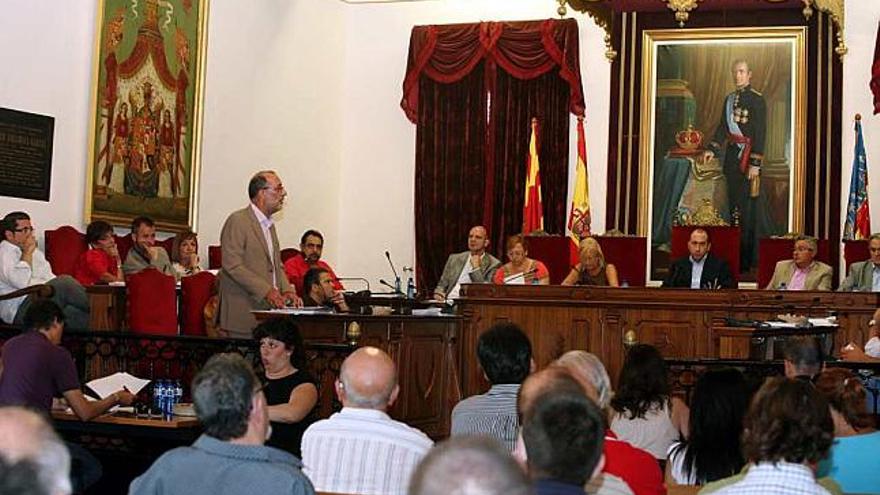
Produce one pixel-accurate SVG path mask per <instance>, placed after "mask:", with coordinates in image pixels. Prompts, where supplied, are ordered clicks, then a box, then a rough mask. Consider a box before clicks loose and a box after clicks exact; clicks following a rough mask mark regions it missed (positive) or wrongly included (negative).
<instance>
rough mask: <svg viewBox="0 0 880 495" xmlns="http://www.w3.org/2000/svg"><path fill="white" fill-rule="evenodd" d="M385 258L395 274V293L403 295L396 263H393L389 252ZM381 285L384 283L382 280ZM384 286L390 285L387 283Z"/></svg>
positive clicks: (386, 252)
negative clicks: (395, 266)
mask: <svg viewBox="0 0 880 495" xmlns="http://www.w3.org/2000/svg"><path fill="white" fill-rule="evenodd" d="M385 258H386V259H387V260H388V265H389V266H390V267H391V273H393V274H394V287H392V288H393V289H394V292H396V293H401V290H400V275H398V274H397V269H395V268H394V263H393V262H392V261H391V253H389V252H388V251H387V250H386V251H385ZM379 283H382V281H381V280H380V281H379ZM384 285H389V284H387V283H386V284H384Z"/></svg>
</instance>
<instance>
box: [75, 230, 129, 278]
mask: <svg viewBox="0 0 880 495" xmlns="http://www.w3.org/2000/svg"><path fill="white" fill-rule="evenodd" d="M86 242H87V243H88V244H89V250H88V251H86V252H84V253H83V254H81V255H80V257H79V259H78V260H77V261H76V267H75V268H74V270H73V278H75V279H76V280H77V281H78V282H79V283H80V284H82V285H83V286H87V285H95V284H97V283H99V282H100V283H105V284H108V283H110V282H122V280H123V278H122V261H121V260H120V259H119V251H117V249H116V241H115V240H114V239H113V227H112V226H111V225H110V224H109V223H107V222H105V221H103V220H95V221H94V222H92V223H90V224H89V226H88V227H86Z"/></svg>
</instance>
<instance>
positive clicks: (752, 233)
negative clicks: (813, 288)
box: [705, 59, 767, 272]
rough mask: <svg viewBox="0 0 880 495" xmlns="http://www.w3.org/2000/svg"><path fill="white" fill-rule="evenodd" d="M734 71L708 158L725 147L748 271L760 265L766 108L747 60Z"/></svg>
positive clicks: (732, 209)
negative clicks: (731, 84)
mask: <svg viewBox="0 0 880 495" xmlns="http://www.w3.org/2000/svg"><path fill="white" fill-rule="evenodd" d="M731 72H732V74H733V82H734V84H735V85H736V90H735V91H733V92H732V93H730V94H728V95H727V97H726V98H725V99H724V109H723V111H722V113H721V122H720V123H719V124H718V127H717V128H716V129H715V134H714V135H713V137H712V140H711V142H710V143H709V145H708V151H706V155H707V156H706V157H705V158H706V159H707V160H708V159H712V158H713V157H714V156H716V155H718V156H720V155H721V151H722V149H723V150H724V157H723V160H724V176H725V177H726V179H727V197H728V201H729V203H730V213H731V217H732V216H733V214H734V212H738V213H739V218H740V269H741V271H743V272H747V271H749V269H750V268H752V267H754V266H755V265H756V264H757V263H756V262H757V257H758V232H757V231H758V228H757V226H758V223H759V219H758V217H759V215H760V212H759V211H758V208H759V202H758V196H759V195H760V190H761V186H760V184H761V183H760V174H761V164H762V162H763V161H764V140H765V131H766V125H767V107H766V104H765V103H764V96H763V95H762V94H761V93H759V92H758V91H756V90H755V89H754V88H753V87H752V86H751V79H752V70H751V68H749V64H748V63H747V62H746V61H745V60H741V59H739V60H735V61H734V62H733V64H732V65H731ZM723 145H725V146H724V147H723V148H722V146H723Z"/></svg>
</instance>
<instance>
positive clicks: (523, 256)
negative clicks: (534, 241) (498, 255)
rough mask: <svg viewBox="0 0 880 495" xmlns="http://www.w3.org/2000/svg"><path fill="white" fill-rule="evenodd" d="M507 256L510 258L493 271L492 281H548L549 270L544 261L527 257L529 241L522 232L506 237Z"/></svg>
mask: <svg viewBox="0 0 880 495" xmlns="http://www.w3.org/2000/svg"><path fill="white" fill-rule="evenodd" d="M507 258H508V259H509V260H510V261H508V262H507V263H505V264H503V265H501V267H499V268H498V270H496V271H495V276H494V277H492V282H493V283H495V284H497V285H504V284H539V285H547V284H549V283H550V272H549V271H547V267H546V266H544V263H541V262H540V261H538V260H533V259H531V258H529V243H528V241H526V238H525V237H523V235H522V234H516V235H512V236H510V237H508V238H507Z"/></svg>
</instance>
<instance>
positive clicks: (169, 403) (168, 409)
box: [162, 380, 174, 421]
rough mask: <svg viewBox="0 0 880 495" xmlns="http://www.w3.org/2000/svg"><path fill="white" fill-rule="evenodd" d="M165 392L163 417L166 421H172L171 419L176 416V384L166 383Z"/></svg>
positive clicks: (169, 381)
mask: <svg viewBox="0 0 880 495" xmlns="http://www.w3.org/2000/svg"><path fill="white" fill-rule="evenodd" d="M164 392H165V393H164V394H163V396H164V397H163V399H162V416H164V418H165V420H166V421H170V420H171V417H172V416H174V383H173V382H172V381H171V380H168V381H167V382H166V384H165V388H164Z"/></svg>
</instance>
